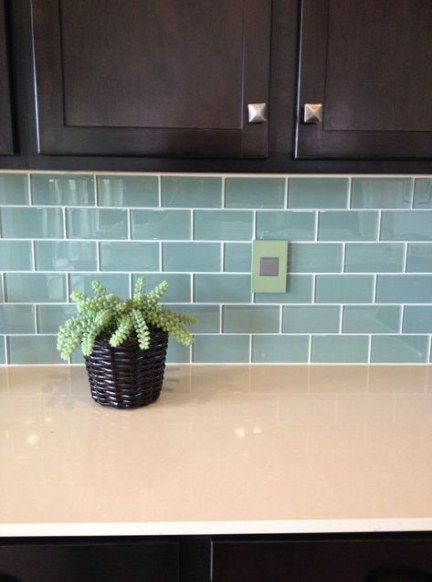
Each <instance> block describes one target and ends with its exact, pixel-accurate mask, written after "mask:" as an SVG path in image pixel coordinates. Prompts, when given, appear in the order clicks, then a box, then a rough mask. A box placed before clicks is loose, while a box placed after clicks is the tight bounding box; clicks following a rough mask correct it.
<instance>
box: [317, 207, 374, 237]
mask: <svg viewBox="0 0 432 582" xmlns="http://www.w3.org/2000/svg"><path fill="white" fill-rule="evenodd" d="M377 232H378V213H377V212H372V211H371V212H368V211H362V210H347V211H343V210H340V211H337V210H333V211H332V210H328V211H327V210H324V211H321V212H320V213H319V223H318V239H319V240H329V241H331V240H333V241H337V240H340V241H358V240H375V239H376V237H377Z"/></svg>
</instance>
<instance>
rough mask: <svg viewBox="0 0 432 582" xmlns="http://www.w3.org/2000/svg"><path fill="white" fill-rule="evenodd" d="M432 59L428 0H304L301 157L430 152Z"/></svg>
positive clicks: (430, 4)
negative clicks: (309, 106) (310, 106)
mask: <svg viewBox="0 0 432 582" xmlns="http://www.w3.org/2000/svg"><path fill="white" fill-rule="evenodd" d="M431 63H432V2H431V1H430V0H397V1H395V0H379V2H377V0H303V2H302V21H301V46H300V69H299V70H300V84H299V104H298V105H299V107H298V126H297V143H296V157H297V158H341V159H342V158H363V159H385V158H407V159H409V158H432V107H431V95H432V65H431ZM307 104H313V105H322V109H321V110H319V109H318V110H317V109H316V108H313V107H312V108H310V112H309V123H306V122H305V117H304V116H305V106H306V105H307ZM306 109H307V108H306ZM306 115H307V111H306ZM320 117H321V120H320V119H319V118H320ZM317 118H318V119H317Z"/></svg>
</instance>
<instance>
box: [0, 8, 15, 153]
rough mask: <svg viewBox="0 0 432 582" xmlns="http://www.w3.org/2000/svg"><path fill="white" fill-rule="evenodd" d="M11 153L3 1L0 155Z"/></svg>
mask: <svg viewBox="0 0 432 582" xmlns="http://www.w3.org/2000/svg"><path fill="white" fill-rule="evenodd" d="M12 153H13V138H12V114H11V100H10V89H9V65H8V54H7V42H6V21H5V7H4V0H0V154H12Z"/></svg>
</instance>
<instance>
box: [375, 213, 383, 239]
mask: <svg viewBox="0 0 432 582" xmlns="http://www.w3.org/2000/svg"><path fill="white" fill-rule="evenodd" d="M382 214H383V212H382V210H378V224H377V235H376V242H379V241H380V240H381V236H382V232H381V230H382Z"/></svg>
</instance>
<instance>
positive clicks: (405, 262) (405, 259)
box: [402, 242, 408, 273]
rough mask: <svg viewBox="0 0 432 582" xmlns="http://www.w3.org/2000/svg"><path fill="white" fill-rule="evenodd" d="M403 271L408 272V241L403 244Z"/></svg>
mask: <svg viewBox="0 0 432 582" xmlns="http://www.w3.org/2000/svg"><path fill="white" fill-rule="evenodd" d="M402 265H403V266H402V271H403V273H406V272H407V266H408V243H407V242H406V243H405V244H404V246H403V258H402Z"/></svg>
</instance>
